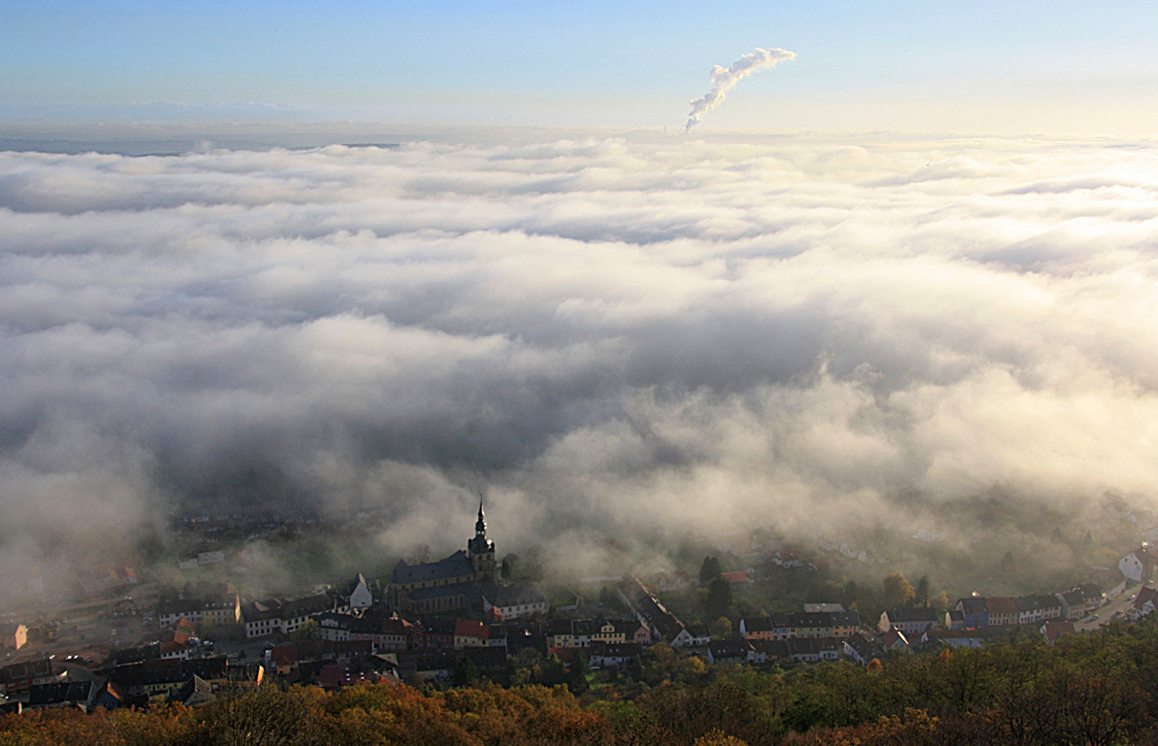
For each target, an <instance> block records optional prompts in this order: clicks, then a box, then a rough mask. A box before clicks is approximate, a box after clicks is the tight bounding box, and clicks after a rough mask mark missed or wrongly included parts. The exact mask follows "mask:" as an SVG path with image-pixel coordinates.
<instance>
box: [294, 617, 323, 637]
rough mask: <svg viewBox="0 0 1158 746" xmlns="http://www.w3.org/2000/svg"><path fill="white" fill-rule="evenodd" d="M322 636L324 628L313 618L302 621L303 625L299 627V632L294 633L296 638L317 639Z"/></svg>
mask: <svg viewBox="0 0 1158 746" xmlns="http://www.w3.org/2000/svg"><path fill="white" fill-rule="evenodd" d="M321 636H322V630H321V628H320V627H319V626H318V623H317V622H316V621H314V620H313V619H307V620H305V621H304V622H302V626H300V627H298V629H297V632H294V634H293V638H294V639H295V640H316V639H318V638H319V637H321Z"/></svg>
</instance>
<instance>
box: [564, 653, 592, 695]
mask: <svg viewBox="0 0 1158 746" xmlns="http://www.w3.org/2000/svg"><path fill="white" fill-rule="evenodd" d="M588 686H589V685H588V683H587V656H585V655H584V654H583V653H582V651H580V652H578V653H576V654H575V657H574V658H573V659H572V660H571V665H570V666H568V667H567V688H568V689H570V690H571V693H572V694H582V693H583V692H585V691H587V688H588Z"/></svg>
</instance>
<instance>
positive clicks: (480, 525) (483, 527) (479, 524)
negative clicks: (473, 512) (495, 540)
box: [474, 500, 487, 538]
mask: <svg viewBox="0 0 1158 746" xmlns="http://www.w3.org/2000/svg"><path fill="white" fill-rule="evenodd" d="M474 535H475V536H482V537H483V538H486V535H487V521H486V517H485V516H484V515H483V504H482V501H481V500H480V501H479V503H478V520H477V521H475V522H474Z"/></svg>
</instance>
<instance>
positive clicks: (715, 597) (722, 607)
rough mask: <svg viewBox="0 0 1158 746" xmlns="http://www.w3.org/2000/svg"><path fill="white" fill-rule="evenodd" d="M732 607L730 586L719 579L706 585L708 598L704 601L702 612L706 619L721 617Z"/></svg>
mask: <svg viewBox="0 0 1158 746" xmlns="http://www.w3.org/2000/svg"><path fill="white" fill-rule="evenodd" d="M731 605H732V584H731V583H729V582H728V581H726V580H724V579H723V578H721V577H717V578H715V579H713V580H712V581H711V582H710V583H708V597H707V599H706V600H705V601H704V612H705V614H704V615H705V616H706V617H707V618H708V619H715V618H717V617H722V616H724V614H725V613H726V612H727V611H728V607H729V606H731Z"/></svg>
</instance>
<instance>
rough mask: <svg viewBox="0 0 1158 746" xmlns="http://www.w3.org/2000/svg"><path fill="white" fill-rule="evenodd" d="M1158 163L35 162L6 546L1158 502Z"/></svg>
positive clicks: (27, 177) (488, 153)
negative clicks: (321, 518)
mask: <svg viewBox="0 0 1158 746" xmlns="http://www.w3.org/2000/svg"><path fill="white" fill-rule="evenodd" d="M1156 174H1158V151H1156V150H1155V148H1154V147H1153V146H1152V145H1147V144H1145V143H1130V142H1121V141H1120V142H1114V143H1100V142H1094V143H1090V142H1081V141H1070V140H1064V141H1063V140H1039V141H1027V140H1013V139H1009V140H1002V139H990V140H980V139H969V140H952V139H941V140H931V139H923V140H919V141H896V140H885V139H878V140H875V141H869V140H865V139H856V138H846V139H825V138H803V137H797V138H771V139H766V140H760V139H758V138H753V139H749V140H745V141H742V142H741V141H737V142H731V143H722V144H720V143H717V144H713V143H709V142H704V141H694V142H690V143H682V142H680V143H675V142H669V141H666V140H662V139H655V140H652V141H650V142H644V141H640V142H633V141H625V140H615V139H612V140H585V141H559V142H550V141H548V142H541V143H535V144H529V145H523V146H517V147H516V146H484V145H454V146H452V145H436V144H430V143H413V144H408V145H404V146H401V147H398V148H391V149H379V148H346V147H339V146H334V147H327V148H322V149H314V150H306V151H285V150H274V151H269V152H230V151H209V152H205V153H200V154H196V153H194V154H187V155H182V156H173V157H143V158H130V157H124V156H117V155H97V154H87V155H78V156H61V155H47V154H37V153H23V154H19V153H6V154H3V155H0V319H2V322H3V323H2V326H0V376H2V377H3V380H4V381H5V385H4V387H3V388H2V389H0V436H2V437H0V483H2V484H3V485H4V489H3V497H2V499H0V524H2V525H3V526H5V527H6V528H7V530H8V531H9V532H10V533H13V532H15V533H16V534H21V535H22V534H24V533H25V532H37V531H47V532H53V531H56V532H59V531H60V530H63V529H62V528H61V527H62V526H63V527H68V526H70V525H72V524H71V523H69V522H68V521H66V520H63V518H64V517H67V516H75V515H84V516H85V525H87V526H97V525H105V526H109V527H117V526H124V525H126V524H128V523H131V521H132V520H149V519H150V518H151V517H154V516H157V515H164V514H165V512H166V511H168V510H172V509H175V508H177V507H178V506H181V505H188V504H197V503H198V502H204V501H210V502H212V501H219V502H220V501H227V502H228V501H234V500H241V501H243V502H244V503H245V504H247V505H255V504H264V503H272V504H276V503H279V502H285V501H289V502H293V503H294V504H309V505H315V506H318V507H319V509H321V510H322V511H324V512H329V513H332V514H335V515H344V514H345V511H347V510H348V509H351V508H357V507H359V506H367V505H371V506H380V507H383V508H385V509H386V510H387V511H388V512H389V513H390V515H391V516H392V517H393V519H392V520H393V523H392V525H394V526H395V527H396V530H397V531H398V534H397V536H399V537H402V536H414V535H418V534H423V533H426V532H437V530H439V529H440V527H441V528H445V526H444V525H443V523H445V522H441V518H439V517H440V516H446V515H453V514H457V513H461V514H462V515H463V516H465V518H469V517H470V514H471V511H472V510H473V508H472V505H474V506H477V503H476V502H473V501H475V500H476V499H477V495H478V494H479V493H482V494H484V495H486V497H487V501H488V515H491V516H492V517H493V519H494V520H495V521H496V523H501V524H502V525H503V526H504V531H505V533H506V536H507V538H508V540H510V541H514V540H515V539H516V538H517V537H520V536H522V537H527V536H532V535H538V536H544V535H550V534H552V533H553V532H558V531H560V530H566V529H568V528H573V527H580V526H583V525H600V526H604V527H610V529H611V530H623V531H631V530H633V529H638V528H639V527H641V526H653V525H656V524H660V525H663V526H666V527H669V528H671V529H679V530H685V529H686V530H705V531H707V530H715V529H718V530H723V529H726V528H728V527H731V526H735V525H738V524H739V525H750V524H751V523H753V522H754V521H758V520H760V519H761V518H762V517H763V518H767V519H768V520H774V521H775V522H776V524H777V525H778V526H780V527H782V528H785V529H793V530H799V531H806V530H810V528H811V527H815V524H816V521H817V520H819V519H823V520H824V521H826V525H828V526H831V524H832V520H833V517H834V516H840V517H842V518H844V519H854V520H859V519H864V520H870V519H871V520H876V519H878V518H879V517H880V516H882V515H889V512H890V508H889V506H890V505H892V504H893V501H894V500H895V499H896V498H897V496H899V495H913V494H918V495H921V496H923V497H922V499H923V500H924V501H925V502H926V503H927V504H930V505H935V504H937V503H939V502H942V501H947V500H954V499H958V498H963V497H968V496H970V495H975V494H979V493H982V492H984V491H985V490H988V489H990V488H992V487H993V486H995V485H996V486H1001V487H1002V488H1003V489H1007V490H1009V491H1010V493H1011V494H1017V495H1020V496H1022V497H1023V498H1024V499H1026V500H1030V501H1036V502H1039V503H1042V504H1049V505H1062V504H1074V503H1075V502H1076V503H1078V504H1080V503H1081V502H1082V501H1086V500H1089V499H1091V498H1092V497H1093V496H1096V495H1098V494H1101V492H1102V491H1104V490H1107V489H1109V490H1113V491H1117V492H1119V493H1129V494H1135V495H1139V496H1140V499H1142V500H1151V499H1152V498H1153V496H1154V490H1155V485H1158V458H1156V456H1158V430H1156V427H1158V425H1156V424H1155V423H1158V394H1156V392H1158V374H1156V373H1155V371H1158V296H1156V295H1155V292H1154V288H1155V287H1158V257H1156V256H1155V249H1154V247H1155V246H1156V245H1158V240H1156V239H1158V176H1156ZM657 506H662V510H657ZM910 510H911V507H910ZM468 522H469V521H468ZM52 535H56V534H52ZM452 538H453V539H454V540H457V534H455V536H454V537H452Z"/></svg>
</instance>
